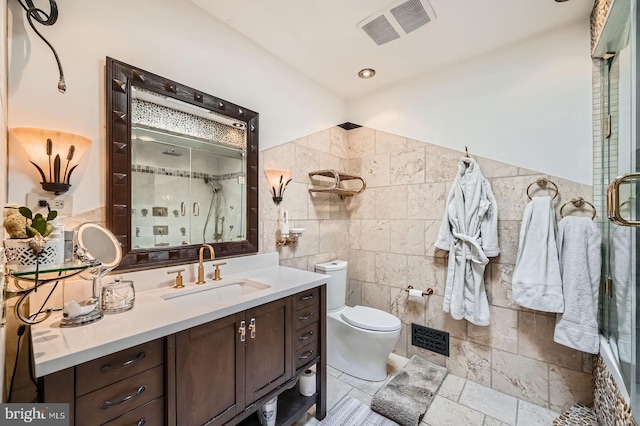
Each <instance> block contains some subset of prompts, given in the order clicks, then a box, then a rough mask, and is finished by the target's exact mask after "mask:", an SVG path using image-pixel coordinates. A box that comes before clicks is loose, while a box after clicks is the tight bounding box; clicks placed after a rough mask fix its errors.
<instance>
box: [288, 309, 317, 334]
mask: <svg viewBox="0 0 640 426" xmlns="http://www.w3.org/2000/svg"><path fill="white" fill-rule="evenodd" d="M319 314H320V310H319V308H318V306H317V305H312V306H307V307H305V308H302V309H300V310H297V311H295V312H294V314H293V324H294V325H295V330H300V329H301V328H305V327H307V326H308V325H310V324H311V323H314V322H318V320H319V319H320V315H319Z"/></svg>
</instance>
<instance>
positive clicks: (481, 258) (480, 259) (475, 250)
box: [452, 231, 489, 265]
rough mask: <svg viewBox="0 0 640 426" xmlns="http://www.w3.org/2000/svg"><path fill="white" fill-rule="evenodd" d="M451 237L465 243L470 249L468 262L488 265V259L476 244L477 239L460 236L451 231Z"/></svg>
mask: <svg viewBox="0 0 640 426" xmlns="http://www.w3.org/2000/svg"><path fill="white" fill-rule="evenodd" d="M452 233H453V236H454V237H455V238H457V239H458V240H459V241H462V242H463V243H466V244H467V245H468V246H469V248H470V249H471V256H470V257H469V260H471V261H472V262H473V263H479V264H481V265H486V264H488V263H489V258H488V257H487V256H486V255H485V254H484V250H482V247H480V244H478V239H477V238H473V237H470V236H468V235H464V234H460V233H458V232H456V231H453V232H452Z"/></svg>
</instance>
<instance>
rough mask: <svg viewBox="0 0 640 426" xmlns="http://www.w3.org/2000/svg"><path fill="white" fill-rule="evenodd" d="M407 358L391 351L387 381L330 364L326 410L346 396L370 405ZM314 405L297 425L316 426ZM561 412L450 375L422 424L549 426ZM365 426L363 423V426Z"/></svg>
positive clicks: (452, 425) (440, 425)
mask: <svg viewBox="0 0 640 426" xmlns="http://www.w3.org/2000/svg"><path fill="white" fill-rule="evenodd" d="M408 361H409V360H408V359H407V358H404V357H401V356H398V355H395V354H391V355H390V356H389V361H388V363H387V371H388V373H389V374H388V376H387V380H384V381H382V382H368V381H366V380H362V379H358V378H355V377H352V376H349V375H348V374H345V373H342V372H341V371H338V370H336V369H334V368H331V367H329V368H328V372H329V374H328V375H327V387H328V392H327V412H328V411H329V410H331V408H332V407H333V406H334V405H335V404H336V403H337V402H338V401H340V400H341V399H342V398H344V397H345V396H346V395H349V396H351V397H353V398H357V399H359V400H361V401H362V402H364V403H365V404H367V405H370V404H371V398H372V397H373V395H374V394H375V393H376V391H377V390H378V389H380V388H381V387H382V386H383V385H384V384H385V383H386V382H387V381H388V380H390V379H391V377H393V376H394V375H395V374H397V373H398V372H399V371H400V370H401V369H402V367H404V365H405V364H406V363H407V362H408ZM314 414H315V407H314V408H311V410H309V412H308V413H307V414H306V416H305V417H304V418H302V419H300V420H299V421H298V422H296V423H294V426H314V425H317V424H318V423H319V421H318V420H317V419H316V418H315V417H313V415H314ZM558 415H559V413H556V412H554V411H551V410H548V409H546V408H543V407H540V406H537V405H535V404H531V403H529V402H527V401H523V400H521V399H518V398H515V397H513V396H510V395H507V394H504V393H502V392H498V391H495V390H493V389H490V388H488V387H486V386H482V385H479V384H477V383H474V382H472V381H469V380H466V379H463V378H460V377H457V376H454V375H453V374H448V375H447V377H446V378H445V380H444V382H443V383H442V386H441V387H440V390H439V391H438V393H437V394H436V397H435V399H434V401H433V403H432V404H431V406H430V407H429V410H428V411H427V414H426V415H425V416H424V418H423V419H422V423H421V424H420V426H449V425H451V426H501V425H513V426H543V425H544V426H546V425H551V424H552V423H553V419H555V418H556V417H557V416H558ZM363 426H364V425H363Z"/></svg>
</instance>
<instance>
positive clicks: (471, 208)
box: [435, 157, 500, 325]
mask: <svg viewBox="0 0 640 426" xmlns="http://www.w3.org/2000/svg"><path fill="white" fill-rule="evenodd" d="M435 246H436V247H438V248H440V249H442V250H447V251H448V252H449V263H448V267H447V283H446V288H445V295H444V302H443V306H442V308H443V310H444V311H445V312H449V313H450V314H451V316H452V317H453V318H454V319H457V320H460V319H463V318H464V319H466V320H467V321H469V322H471V323H473V324H476V325H489V322H490V315H489V302H488V300H487V293H486V291H485V287H484V269H485V267H486V265H487V263H489V259H488V257H493V256H498V255H499V254H500V248H499V247H498V205H497V203H496V199H495V197H494V195H493V191H491V186H490V185H489V181H488V180H487V179H485V177H484V176H483V175H482V172H481V171H480V167H478V164H477V163H476V161H475V160H474V159H472V158H469V157H462V158H461V159H460V161H459V163H458V174H457V175H456V178H455V180H454V182H453V186H452V188H451V191H450V192H449V197H448V198H447V205H446V209H445V215H444V219H443V220H442V225H441V226H440V232H439V233H438V238H437V240H436V242H435Z"/></svg>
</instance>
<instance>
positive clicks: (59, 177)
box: [11, 127, 91, 195]
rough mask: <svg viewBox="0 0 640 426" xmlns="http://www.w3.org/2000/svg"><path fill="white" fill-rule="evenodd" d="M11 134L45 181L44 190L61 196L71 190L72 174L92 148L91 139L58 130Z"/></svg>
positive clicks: (18, 130) (20, 130)
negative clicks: (86, 152) (87, 151)
mask: <svg viewBox="0 0 640 426" xmlns="http://www.w3.org/2000/svg"><path fill="white" fill-rule="evenodd" d="M11 134H12V135H13V136H14V137H15V138H16V139H17V140H18V142H19V143H20V145H21V146H22V147H23V148H24V149H25V150H26V151H27V153H28V154H29V159H30V161H29V162H30V163H31V164H33V165H34V166H35V167H36V169H38V172H39V173H40V177H41V179H42V181H41V182H40V184H41V185H42V189H44V190H45V191H50V192H54V193H55V194H56V195H60V194H62V193H63V192H67V191H68V190H69V188H70V187H71V184H70V183H69V182H70V180H71V173H73V171H74V170H75V168H76V167H78V162H79V160H80V158H82V155H83V154H84V153H85V151H86V150H87V149H88V148H89V146H90V145H91V139H89V138H85V137H84V136H80V135H75V134H73V133H66V132H59V131H57V130H46V129H32V128H28V127H20V128H14V129H11Z"/></svg>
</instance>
